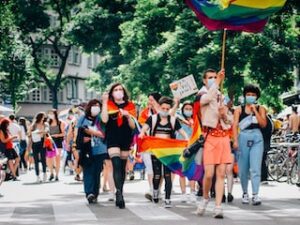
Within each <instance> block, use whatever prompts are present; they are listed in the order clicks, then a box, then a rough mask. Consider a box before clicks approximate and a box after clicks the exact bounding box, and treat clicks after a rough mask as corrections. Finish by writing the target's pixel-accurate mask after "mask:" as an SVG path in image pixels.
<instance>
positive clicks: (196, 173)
mask: <svg viewBox="0 0 300 225" xmlns="http://www.w3.org/2000/svg"><path fill="white" fill-rule="evenodd" d="M187 146H188V142H187V141H185V140H176V139H166V138H158V137H153V136H146V137H144V138H143V139H139V140H138V151H139V152H145V151H148V152H151V153H152V154H153V155H154V156H155V157H156V158H158V159H159V160H160V161H161V162H162V163H163V164H164V165H165V166H167V167H168V168H169V169H170V170H172V172H173V173H176V174H178V175H180V176H186V177H187V178H188V179H189V180H200V179H201V178H202V175H203V167H202V165H201V163H199V162H197V161H196V159H195V156H193V157H191V158H189V159H185V158H183V157H182V152H183V150H184V149H185V148H186V147H187Z"/></svg>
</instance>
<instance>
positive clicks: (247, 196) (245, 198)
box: [242, 193, 250, 204]
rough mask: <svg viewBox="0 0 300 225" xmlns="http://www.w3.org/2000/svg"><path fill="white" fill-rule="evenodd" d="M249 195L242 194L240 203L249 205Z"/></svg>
mask: <svg viewBox="0 0 300 225" xmlns="http://www.w3.org/2000/svg"><path fill="white" fill-rule="evenodd" d="M249 202H250V200H249V195H248V194H247V193H245V194H243V198H242V203H243V204H249Z"/></svg>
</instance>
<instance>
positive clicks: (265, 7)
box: [185, 0, 286, 33]
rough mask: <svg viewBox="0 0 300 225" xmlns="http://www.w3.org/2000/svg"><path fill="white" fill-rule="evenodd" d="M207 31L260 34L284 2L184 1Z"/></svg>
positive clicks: (243, 0) (249, 0)
mask: <svg viewBox="0 0 300 225" xmlns="http://www.w3.org/2000/svg"><path fill="white" fill-rule="evenodd" d="M185 2H186V4H187V5H188V6H189V7H190V8H191V9H192V10H193V11H194V12H195V14H196V15H197V17H198V19H199V20H200V21H201V22H202V23H203V25H204V26H205V27H206V28H207V29H208V30H223V29H228V30H235V31H246V32H253V33H257V32H261V31H262V30H263V28H264V26H265V25H266V23H267V20H268V17H269V16H270V15H271V14H273V13H275V12H277V11H279V10H280V9H281V8H282V7H283V6H284V4H285V2H286V0H185Z"/></svg>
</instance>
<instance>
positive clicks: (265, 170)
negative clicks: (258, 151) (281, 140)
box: [261, 151, 268, 181]
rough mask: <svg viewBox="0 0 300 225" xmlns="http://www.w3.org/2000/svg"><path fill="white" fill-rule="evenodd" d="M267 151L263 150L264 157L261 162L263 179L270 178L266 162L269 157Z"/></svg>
mask: <svg viewBox="0 0 300 225" xmlns="http://www.w3.org/2000/svg"><path fill="white" fill-rule="evenodd" d="M267 153H268V152H267V151H264V152H263V159H262V162H261V181H267V180H268V168H267V164H266V159H267Z"/></svg>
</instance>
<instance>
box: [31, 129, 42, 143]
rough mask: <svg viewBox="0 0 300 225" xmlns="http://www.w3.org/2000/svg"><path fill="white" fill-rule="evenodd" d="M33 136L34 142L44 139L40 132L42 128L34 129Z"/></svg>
mask: <svg viewBox="0 0 300 225" xmlns="http://www.w3.org/2000/svg"><path fill="white" fill-rule="evenodd" d="M31 138H32V142H33V143H36V142H40V141H41V140H42V136H41V134H40V130H39V129H36V130H34V131H32V133H31Z"/></svg>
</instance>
